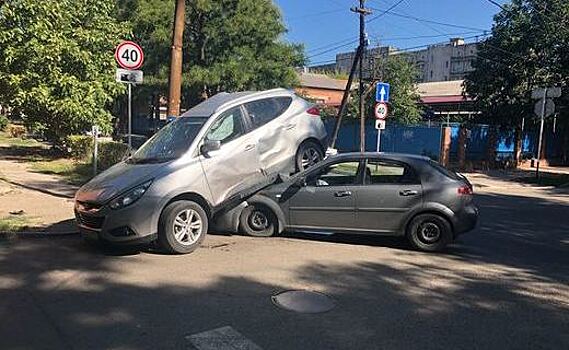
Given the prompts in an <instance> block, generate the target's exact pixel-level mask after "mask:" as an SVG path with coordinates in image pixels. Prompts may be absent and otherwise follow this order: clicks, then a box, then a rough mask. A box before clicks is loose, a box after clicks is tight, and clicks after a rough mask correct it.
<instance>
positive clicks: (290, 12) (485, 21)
mask: <svg viewBox="0 0 569 350" xmlns="http://www.w3.org/2000/svg"><path fill="white" fill-rule="evenodd" d="M274 1H275V2H276V4H277V5H278V6H279V7H280V8H281V11H282V13H283V15H284V18H285V22H286V25H287V28H288V30H289V32H288V33H287V35H286V39H287V40H288V41H290V42H295V43H303V44H304V45H305V48H306V52H307V56H308V57H309V59H310V62H311V64H317V63H325V62H326V61H330V60H333V59H334V58H335V55H336V53H337V52H345V51H351V50H353V49H354V48H355V47H356V46H357V43H352V42H351V41H354V40H357V35H358V28H359V27H358V16H357V15H356V14H354V13H352V12H350V11H349V8H350V7H352V6H355V5H356V4H357V3H358V2H357V1H356V0H274ZM397 2H399V0H367V1H366V7H371V8H374V10H373V11H374V14H372V15H370V16H368V19H370V18H373V17H374V16H375V15H378V14H380V13H381V11H385V10H387V9H388V8H389V7H390V6H392V5H394V4H396V3H397ZM497 2H498V3H501V4H503V3H506V2H508V1H507V0H497ZM392 11H393V13H395V14H396V15H394V14H386V15H383V16H381V17H380V18H378V19H376V20H374V21H372V22H370V23H369V24H368V25H367V28H366V31H367V33H368V37H369V38H370V42H371V45H372V46H376V45H378V44H380V45H392V46H396V47H398V48H411V47H415V46H419V45H425V44H431V43H439V42H446V41H447V40H448V38H449V37H452V36H462V37H465V38H467V41H475V40H476V38H475V36H476V35H483V30H490V29H491V27H492V18H493V16H494V15H495V14H496V13H497V12H498V11H499V8H498V7H497V6H495V5H492V4H491V3H490V2H488V1H487V0H402V2H401V3H400V4H399V5H398V6H397V7H395V8H394V9H393V10H392ZM397 15H399V16H397ZM402 16H411V17H416V18H419V19H421V20H423V19H425V20H430V21H434V22H442V23H447V24H453V25H457V26H460V27H467V28H459V27H451V26H443V25H439V24H435V23H426V22H424V21H417V20H415V19H410V18H404V17H402ZM341 45H345V46H343V47H338V46H341Z"/></svg>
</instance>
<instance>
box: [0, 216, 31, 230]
mask: <svg viewBox="0 0 569 350" xmlns="http://www.w3.org/2000/svg"><path fill="white" fill-rule="evenodd" d="M30 226H33V220H31V219H30V218H29V217H27V216H24V215H19V216H15V215H10V216H6V217H3V218H0V232H18V231H24V230H26V229H27V228H29V227H30Z"/></svg>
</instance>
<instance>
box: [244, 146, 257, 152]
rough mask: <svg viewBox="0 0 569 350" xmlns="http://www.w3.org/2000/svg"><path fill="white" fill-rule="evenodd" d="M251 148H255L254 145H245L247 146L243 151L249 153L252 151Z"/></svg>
mask: <svg viewBox="0 0 569 350" xmlns="http://www.w3.org/2000/svg"><path fill="white" fill-rule="evenodd" d="M253 148H255V145H254V144H251V145H247V146H245V151H250V150H252V149H253Z"/></svg>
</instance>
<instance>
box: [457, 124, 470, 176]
mask: <svg viewBox="0 0 569 350" xmlns="http://www.w3.org/2000/svg"><path fill="white" fill-rule="evenodd" d="M467 135H468V130H467V129H466V127H465V126H464V125H460V129H459V131H458V167H459V169H461V170H464V169H465V166H466V141H467Z"/></svg>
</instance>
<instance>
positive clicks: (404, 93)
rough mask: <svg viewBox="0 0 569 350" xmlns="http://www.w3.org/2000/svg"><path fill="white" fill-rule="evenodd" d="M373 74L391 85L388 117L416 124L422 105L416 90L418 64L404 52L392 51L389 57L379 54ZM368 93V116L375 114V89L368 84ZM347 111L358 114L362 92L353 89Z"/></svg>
mask: <svg viewBox="0 0 569 350" xmlns="http://www.w3.org/2000/svg"><path fill="white" fill-rule="evenodd" d="M374 66H375V69H374V76H375V77H377V79H378V80H380V81H384V82H386V83H389V84H390V85H391V92H390V94H391V96H390V105H389V114H388V119H389V120H390V121H394V122H396V123H399V124H406V125H409V124H416V123H419V122H420V121H421V115H422V109H421V107H420V105H419V102H420V96H419V92H418V91H417V85H416V82H417V78H418V76H419V71H418V69H417V67H416V66H415V65H414V64H413V63H411V62H410V61H409V60H407V59H406V57H405V56H403V55H391V56H388V57H387V58H386V59H380V58H378V59H377V61H376V64H375V65H374ZM366 90H367V92H368V94H367V95H366V97H365V105H366V111H365V115H366V117H367V118H375V117H374V106H375V90H373V88H372V89H371V90H370V88H369V84H368V85H367V87H366ZM352 96H353V97H352V98H351V101H350V105H349V106H348V113H349V114H350V115H351V116H352V117H356V118H359V112H358V110H359V94H358V92H357V91H354V92H353V93H352Z"/></svg>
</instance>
